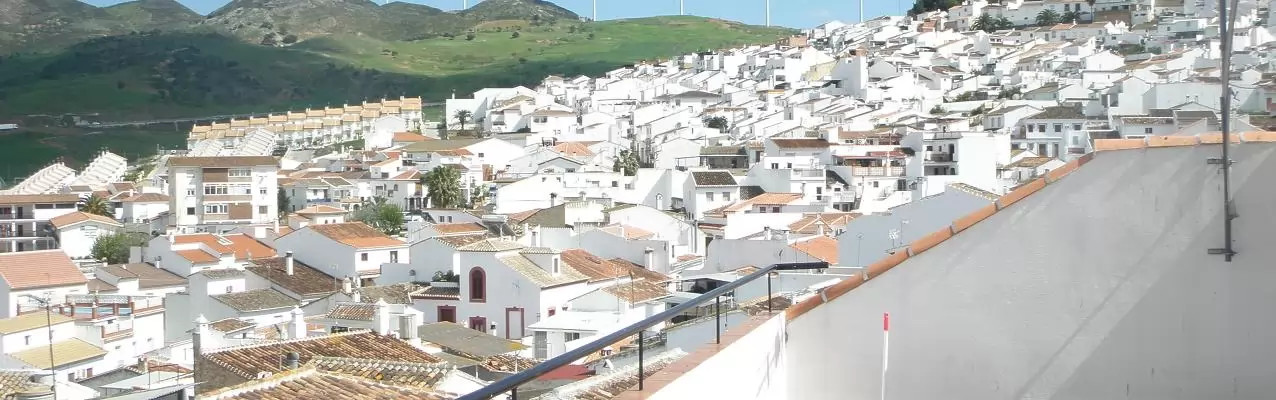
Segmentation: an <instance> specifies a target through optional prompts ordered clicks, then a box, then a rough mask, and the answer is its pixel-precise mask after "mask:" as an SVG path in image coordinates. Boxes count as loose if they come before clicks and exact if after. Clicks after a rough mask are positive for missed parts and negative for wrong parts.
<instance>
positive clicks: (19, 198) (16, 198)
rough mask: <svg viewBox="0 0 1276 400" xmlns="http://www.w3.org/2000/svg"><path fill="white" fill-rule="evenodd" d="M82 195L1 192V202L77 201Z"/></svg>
mask: <svg viewBox="0 0 1276 400" xmlns="http://www.w3.org/2000/svg"><path fill="white" fill-rule="evenodd" d="M78 201H80V196H77V195H74V194H0V204H33V203H75V202H78Z"/></svg>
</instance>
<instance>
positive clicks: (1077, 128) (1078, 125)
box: [1072, 124, 1081, 131]
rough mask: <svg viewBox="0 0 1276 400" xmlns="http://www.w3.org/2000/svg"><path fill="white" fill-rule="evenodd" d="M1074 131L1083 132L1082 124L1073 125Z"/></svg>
mask: <svg viewBox="0 0 1276 400" xmlns="http://www.w3.org/2000/svg"><path fill="white" fill-rule="evenodd" d="M1072 130H1074V131H1079V130H1081V124H1072Z"/></svg>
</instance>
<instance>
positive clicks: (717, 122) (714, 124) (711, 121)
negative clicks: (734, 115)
mask: <svg viewBox="0 0 1276 400" xmlns="http://www.w3.org/2000/svg"><path fill="white" fill-rule="evenodd" d="M700 122H703V123H704V126H705V127H706V128H713V129H717V130H723V129H727V117H723V116H717V117H705V118H704V119H702V120H700Z"/></svg>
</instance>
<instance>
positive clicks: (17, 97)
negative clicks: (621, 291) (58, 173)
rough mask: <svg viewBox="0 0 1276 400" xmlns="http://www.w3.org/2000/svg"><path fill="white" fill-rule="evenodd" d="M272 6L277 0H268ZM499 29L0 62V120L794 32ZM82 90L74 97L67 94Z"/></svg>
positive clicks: (673, 20) (291, 96)
mask: <svg viewBox="0 0 1276 400" xmlns="http://www.w3.org/2000/svg"><path fill="white" fill-rule="evenodd" d="M267 1H270V0H267ZM510 29H515V28H503V27H496V28H493V29H492V30H483V31H478V32H476V33H474V34H473V35H474V36H473V39H472V40H467V39H468V38H467V37H466V36H465V35H454V36H452V37H434V38H428V39H423V40H414V41H395V40H384V39H379V38H374V37H370V36H367V35H358V34H337V35H327V36H322V37H317V38H314V39H311V40H306V41H302V42H300V43H297V44H296V45H292V46H288V47H272V46H261V45H256V44H251V43H245V42H243V41H240V40H236V39H233V38H230V37H227V36H222V35H218V34H213V33H168V32H153V33H137V34H130V35H122V36H111V37H103V38H97V39H91V40H88V41H85V42H82V43H79V44H76V45H74V46H71V47H69V48H67V49H65V50H64V51H60V52H56V53H51V54H22V55H19V56H10V57H8V58H6V59H4V60H3V62H0V117H4V116H19V115H28V114H62V113H76V114H88V113H101V114H103V115H104V117H103V118H102V119H106V120H122V119H123V120H129V119H145V118H151V117H173V116H198V115H212V114H220V113H225V112H241V111H258V112H260V111H271V110H283V109H287V108H298V107H305V106H323V105H325V104H342V103H348V102H352V101H358V100H360V99H364V98H369V99H373V98H380V97H383V96H399V95H420V96H423V97H424V98H425V99H426V101H431V100H435V101H437V100H438V99H442V98H445V97H448V96H450V95H451V94H452V93H453V92H456V93H459V94H461V95H464V94H466V93H469V92H472V91H473V90H476V89H479V88H482V87H488V86H510V85H533V84H536V83H538V82H539V81H540V80H541V79H543V78H544V77H545V76H546V75H549V74H559V75H578V74H585V75H597V74H600V73H602V72H605V71H608V70H610V69H614V68H616V67H619V66H622V65H626V64H631V63H633V62H636V61H640V60H650V59H656V58H668V57H671V56H674V55H680V54H685V53H688V52H693V51H699V50H707V49H715V48H723V47H729V46H735V45H741V44H747V43H765V42H771V41H774V40H775V39H776V38H779V37H781V36H783V35H786V34H788V33H790V31H788V30H786V29H780V28H764V27H757V26H749V25H742V24H737V23H732V22H727V21H721V20H714V19H705V18H698V17H659V18H644V19H634V20H618V21H606V22H599V23H581V22H570V23H567V22H559V23H556V24H555V25H540V26H530V25H529V26H527V27H526V28H521V31H520V32H519V35H518V37H517V38H515V37H513V36H514V35H513V33H512V32H511V31H509V30H510ZM69 93H75V95H74V96H68V94H69Z"/></svg>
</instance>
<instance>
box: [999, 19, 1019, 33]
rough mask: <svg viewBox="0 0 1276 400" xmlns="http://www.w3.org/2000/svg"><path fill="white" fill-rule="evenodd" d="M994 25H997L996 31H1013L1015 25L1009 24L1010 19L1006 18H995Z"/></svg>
mask: <svg viewBox="0 0 1276 400" xmlns="http://www.w3.org/2000/svg"><path fill="white" fill-rule="evenodd" d="M996 25H997V30H1002V29H1013V28H1014V27H1015V23H1014V22H1010V18H1006V17H1001V18H997V23H996Z"/></svg>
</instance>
